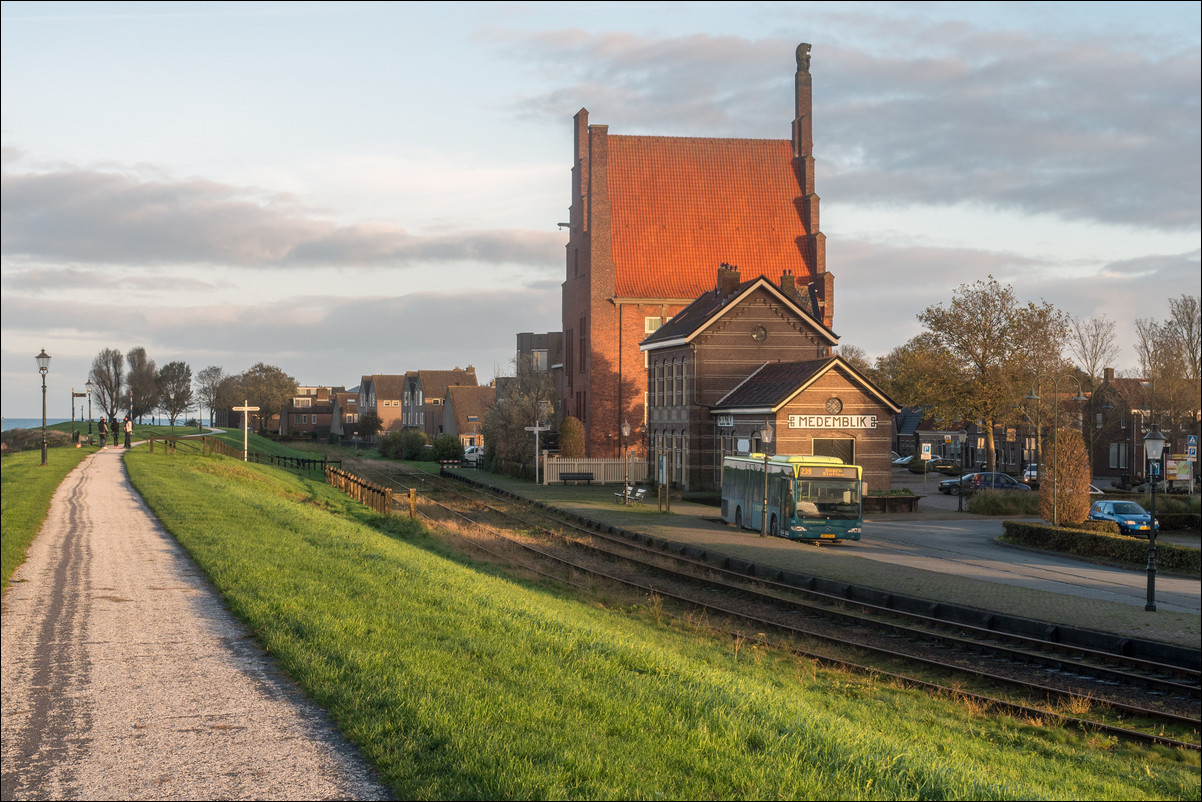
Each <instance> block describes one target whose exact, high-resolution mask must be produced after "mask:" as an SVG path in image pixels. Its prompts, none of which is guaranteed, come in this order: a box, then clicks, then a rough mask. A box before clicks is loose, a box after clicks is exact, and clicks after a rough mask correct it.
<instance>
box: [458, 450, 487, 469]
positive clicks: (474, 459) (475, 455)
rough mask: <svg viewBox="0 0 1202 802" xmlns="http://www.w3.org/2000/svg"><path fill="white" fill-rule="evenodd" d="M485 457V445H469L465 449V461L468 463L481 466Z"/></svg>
mask: <svg viewBox="0 0 1202 802" xmlns="http://www.w3.org/2000/svg"><path fill="white" fill-rule="evenodd" d="M483 459H484V446H468V447H467V448H465V449H463V461H464V462H465V463H467V464H468V465H475V466H476V467H479V466H480V461H481V460H483Z"/></svg>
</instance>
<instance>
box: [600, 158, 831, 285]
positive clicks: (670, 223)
mask: <svg viewBox="0 0 1202 802" xmlns="http://www.w3.org/2000/svg"><path fill="white" fill-rule="evenodd" d="M607 140H608V154H607V159H608V175H607V179H608V182H609V200H610V203H611V208H612V209H613V219H612V227H613V228H612V243H613V258H614V262H615V264H616V266H617V271H616V277H615V279H616V281H615V284H616V286H615V289H616V291H617V295H618V296H619V297H628V298H630V297H633V298H696V297H697V296H699V295H701V293H703V292H705V291H707V290H712V289H713V288H714V275H715V271H716V270H717V268H718V265H719V264H721V263H722V262H728V263H730V264H734V265H737V266H738V267H739V270H740V274H741V276H742V278H743V280H748V279H752V278H755V277H756V276H760V275H764V276H767V277H768V278H770V279H771V280H773V281H775V280H777V279H778V278H779V277H780V275H781V272H782V271H783V269H784V268H791V269H792V270H793V271H794V273H795V274H796V275H797V277H798V282H799V283H805V282H806V281H808V277H809V275H810V271H809V269H808V268H807V266H806V263H805V261H804V259H803V257H802V254H801V251H800V250H799V248H798V241H799V238H804V237H806V236H807V235H808V233H809V232H807V231H806V228H805V225H804V223H803V221H802V219H801V216H800V214H799V212H798V201H799V199H800V196H801V190H800V187H799V185H798V180H797V174H796V172H795V171H794V167H793V145H792V143H791V142H790V141H789V140H787V139H780V140H777V139H708V138H706V139H703V138H694V137H662V136H620V135H612V136H609V137H608V138H607ZM802 242H803V243H804V240H802Z"/></svg>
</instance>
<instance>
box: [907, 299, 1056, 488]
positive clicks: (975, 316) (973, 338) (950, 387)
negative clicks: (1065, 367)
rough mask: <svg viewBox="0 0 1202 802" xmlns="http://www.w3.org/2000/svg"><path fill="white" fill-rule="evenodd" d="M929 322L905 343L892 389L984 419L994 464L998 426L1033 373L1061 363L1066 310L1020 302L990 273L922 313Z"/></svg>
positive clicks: (1014, 412)
mask: <svg viewBox="0 0 1202 802" xmlns="http://www.w3.org/2000/svg"><path fill="white" fill-rule="evenodd" d="M918 320H919V321H920V322H921V323H922V324H923V325H924V326H925V328H926V330H925V331H924V332H923V333H922V334H920V335H918V337H916V338H914V339H913V340H911V341H910V343H908V344H907V346H908V349H907V351H906V353H905V354H904V355H903V356H902V359H901V365H899V368H898V376H897V377H896V379H895V387H894V388H893V389H894V392H895V393H899V394H898V395H897V397H898V399H899V400H901V401H902V402H903V403H907V404H912V405H915V406H925V407H927V408H929V409H930V411H931V413H932V414H933V415H934V416H935V417H936V418H939V419H942V420H944V421H946V422H947V423H948V424H949V425H963V424H967V423H971V422H975V421H980V422H981V423H982V424H983V430H984V435H985V441H986V454H987V455H988V457H987V458H988V464H989V470H991V471H992V470H994V469H995V468H996V465H997V455H996V450H995V444H994V428H995V426H998V425H1002V424H1006V423H1009V422H1012V421H1016V420H1018V419H1020V418H1021V416H1022V405H1021V401H1022V399H1023V397H1024V396H1025V394H1026V393H1027V391H1028V390H1029V389H1030V387H1031V384H1032V381H1033V379H1034V378H1035V377H1036V376H1037V375H1039V374H1041V373H1044V372H1046V371H1048V370H1051V369H1055V367H1056V366H1058V365H1059V364H1060V354H1061V352H1062V350H1063V348H1064V340H1065V337H1066V334H1067V328H1068V317H1067V316H1066V315H1065V314H1064V313H1063V312H1060V311H1059V310H1057V309H1056V308H1055V307H1053V306H1052V305H1050V304H1048V303H1040V304H1035V303H1027V304H1026V305H1025V306H1024V305H1021V304H1020V303H1019V302H1018V301H1017V300H1016V298H1015V296H1014V290H1013V288H1011V287H1010V286H1008V285H1007V286H1002V285H1001V284H1000V283H998V281H997V280H996V279H994V278H993V277H992V276H990V277H989V280H988V281H977V282H976V283H974V284H972V285H967V284H963V285H961V286H960V287H959V288H958V289H957V290H956V292H955V294H954V296H953V297H952V300H951V303H950V304H948V305H947V306H946V307H945V306H943V305H942V304H936V305H934V306H929V307H927V308H926V309H925V310H923V311H922V312H921V313H920V314H919V315H918Z"/></svg>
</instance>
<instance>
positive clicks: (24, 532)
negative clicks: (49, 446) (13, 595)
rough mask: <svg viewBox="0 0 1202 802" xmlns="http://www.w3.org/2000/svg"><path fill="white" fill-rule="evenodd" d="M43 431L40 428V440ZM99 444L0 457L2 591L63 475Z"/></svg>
mask: <svg viewBox="0 0 1202 802" xmlns="http://www.w3.org/2000/svg"><path fill="white" fill-rule="evenodd" d="M40 437H41V432H40V430H39V444H40ZM95 451H96V449H95V448H88V447H82V448H56V449H53V450H51V451H49V452H48V453H47V455H46V465H45V466H43V465H42V450H41V448H40V445H39V448H38V450H36V451H22V452H19V453H16V454H6V455H5V456H4V457H3V458H2V459H0V520H2V521H3V524H4V525H3V527H0V593H3V592H5V591H7V590H8V581H9V580H10V579H12V575H13V572H14V571H16V570H17V567H18V566H20V565H21V563H23V562H25V553H26V552H27V551H28V550H29V544H30V543H32V542H33V539H34V538H35V537H37V534H38V531H39V530H40V529H41V528H42V523H43V522H45V520H46V513H47V512H48V511H49V510H50V499H51V498H52V497H53V496H54V491H55V490H57V489H58V486H59V485H60V484H62V481H63V479H64V478H65V477H66V475H67V474H69V473H70V472H71V471H73V470H74V469H75V466H76V465H78V464H79V463H80V462H82V461H83V459H84V457H86V456H88V455H89V454H93V453H95Z"/></svg>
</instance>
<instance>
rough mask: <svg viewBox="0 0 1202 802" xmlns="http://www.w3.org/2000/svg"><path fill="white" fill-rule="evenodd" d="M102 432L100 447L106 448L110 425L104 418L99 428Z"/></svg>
mask: <svg viewBox="0 0 1202 802" xmlns="http://www.w3.org/2000/svg"><path fill="white" fill-rule="evenodd" d="M97 428H99V430H100V447H101V448H104V447H105V445H107V444H108V437H109V424H108V421H106V420H105V419H104V418H101V419H100V424H99V426H98V427H97Z"/></svg>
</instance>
